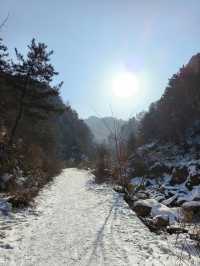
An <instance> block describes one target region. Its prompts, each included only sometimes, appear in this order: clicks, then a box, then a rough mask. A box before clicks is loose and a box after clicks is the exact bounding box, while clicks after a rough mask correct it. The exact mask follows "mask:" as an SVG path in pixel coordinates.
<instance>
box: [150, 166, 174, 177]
mask: <svg viewBox="0 0 200 266" xmlns="http://www.w3.org/2000/svg"><path fill="white" fill-rule="evenodd" d="M170 170H171V169H170V168H169V167H167V166H166V165H165V164H161V163H155V164H154V165H153V166H151V168H150V175H152V176H154V177H160V176H163V174H165V173H169V172H170Z"/></svg>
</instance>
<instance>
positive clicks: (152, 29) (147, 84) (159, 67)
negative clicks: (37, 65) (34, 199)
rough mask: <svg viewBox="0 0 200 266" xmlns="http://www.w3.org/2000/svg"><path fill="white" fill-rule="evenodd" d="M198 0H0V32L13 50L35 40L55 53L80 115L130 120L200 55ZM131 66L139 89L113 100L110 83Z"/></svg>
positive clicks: (69, 97) (55, 61) (66, 91)
mask: <svg viewBox="0 0 200 266" xmlns="http://www.w3.org/2000/svg"><path fill="white" fill-rule="evenodd" d="M199 11H200V1H199V0H190V1H188V0H166V1H164V0H140V1H138V0H137V1H136V0H57V1H53V0H29V1H27V0H1V9H0V19H1V20H3V19H4V18H5V17H6V16H7V14H8V13H9V14H10V15H9V20H8V22H7V24H6V25H5V27H4V28H3V29H2V30H1V32H0V34H1V36H2V37H3V39H4V42H5V44H7V46H8V47H9V50H10V51H11V54H12V53H13V52H12V51H13V49H14V47H17V48H18V49H19V50H20V51H22V52H24V53H25V51H26V46H27V44H28V43H29V41H30V40H31V39H32V38H33V37H35V38H36V39H37V40H39V41H41V42H45V43H46V44H48V46H49V48H51V49H53V50H54V55H53V57H52V62H53V64H54V65H55V67H56V69H57V70H58V71H59V73H60V75H59V80H63V81H64V85H63V88H62V91H61V94H62V97H63V99H64V101H65V102H67V101H69V102H70V103H71V105H72V107H73V108H75V109H76V110H77V111H78V113H79V115H80V117H82V118H85V117H87V116H90V115H97V114H98V115H99V116H110V115H111V109H112V110H113V113H114V115H115V116H117V117H120V118H124V119H127V118H129V117H130V116H133V115H135V114H136V113H138V112H140V111H142V110H146V109H147V108H148V106H149V104H150V103H151V102H152V101H155V100H157V99H158V98H159V97H160V96H161V95H162V93H163V91H164V88H165V87H166V85H167V82H168V79H169V78H170V77H171V75H172V74H173V73H176V72H177V71H178V69H179V68H180V67H181V66H182V65H183V64H186V63H187V62H188V60H189V59H190V57H191V56H192V55H193V54H196V53H198V52H200V27H199V25H200V16H199ZM124 70H128V71H131V72H133V73H134V75H136V76H137V77H139V81H140V89H139V91H138V92H137V94H136V95H134V96H133V97H130V98H128V99H121V98H117V97H116V96H114V95H113V93H112V90H111V80H112V78H113V77H115V76H117V75H118V73H120V72H123V71H124Z"/></svg>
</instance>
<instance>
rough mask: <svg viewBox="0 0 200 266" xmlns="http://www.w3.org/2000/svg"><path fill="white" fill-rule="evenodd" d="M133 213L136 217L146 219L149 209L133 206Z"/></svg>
mask: <svg viewBox="0 0 200 266" xmlns="http://www.w3.org/2000/svg"><path fill="white" fill-rule="evenodd" d="M134 211H135V212H136V214H137V215H138V216H141V217H147V216H149V215H150V213H151V207H148V206H142V205H137V206H134Z"/></svg>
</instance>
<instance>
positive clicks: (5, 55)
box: [0, 38, 10, 72]
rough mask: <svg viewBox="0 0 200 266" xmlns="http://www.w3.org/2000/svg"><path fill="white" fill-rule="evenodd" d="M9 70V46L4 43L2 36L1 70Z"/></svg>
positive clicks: (0, 41)
mask: <svg viewBox="0 0 200 266" xmlns="http://www.w3.org/2000/svg"><path fill="white" fill-rule="evenodd" d="M9 71H10V64H9V60H8V48H7V47H6V46H5V45H4V44H3V40H2V39H1V38H0V72H9Z"/></svg>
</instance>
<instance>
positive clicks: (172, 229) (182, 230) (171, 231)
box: [167, 226, 188, 235]
mask: <svg viewBox="0 0 200 266" xmlns="http://www.w3.org/2000/svg"><path fill="white" fill-rule="evenodd" d="M167 233H169V234H170V235H172V234H186V233H188V230H187V229H185V228H181V227H178V226H168V227H167Z"/></svg>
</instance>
